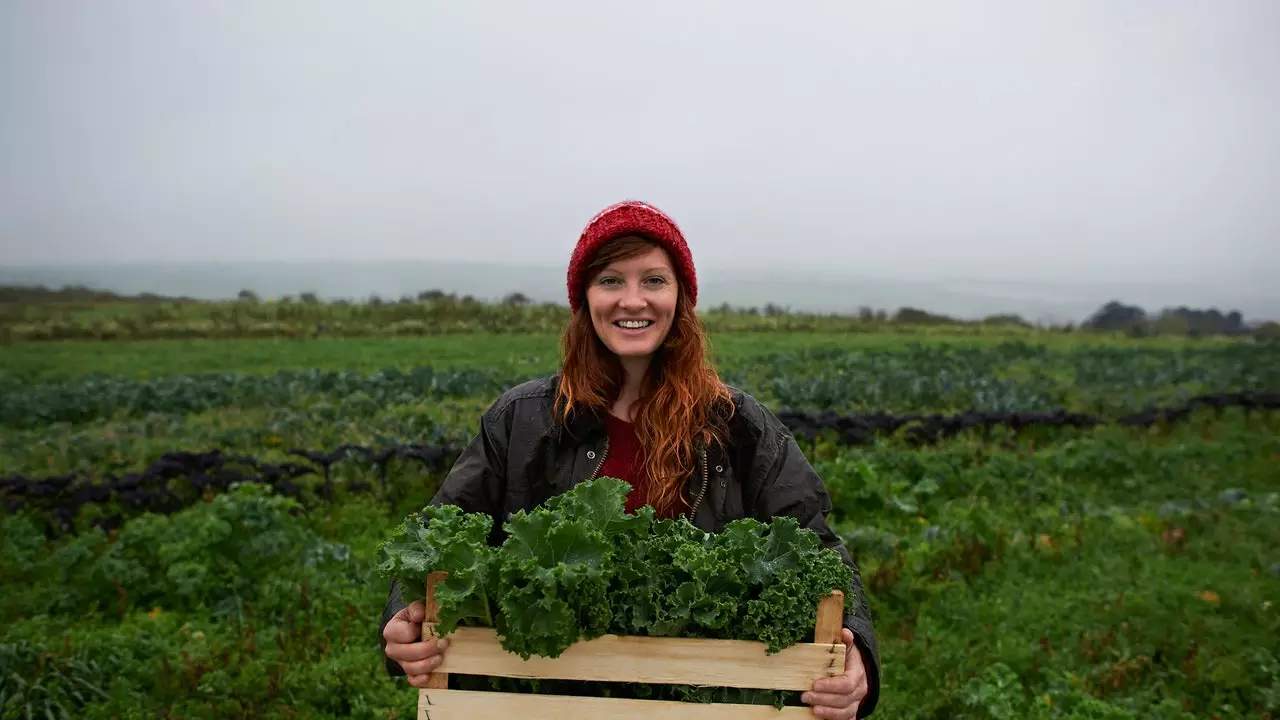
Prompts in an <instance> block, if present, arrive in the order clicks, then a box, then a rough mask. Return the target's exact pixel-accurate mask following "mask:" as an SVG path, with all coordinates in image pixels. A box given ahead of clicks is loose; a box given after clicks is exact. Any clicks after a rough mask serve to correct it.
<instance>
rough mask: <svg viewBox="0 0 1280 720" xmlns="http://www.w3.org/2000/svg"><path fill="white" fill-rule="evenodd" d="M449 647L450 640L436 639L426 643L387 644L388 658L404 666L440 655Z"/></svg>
mask: <svg viewBox="0 0 1280 720" xmlns="http://www.w3.org/2000/svg"><path fill="white" fill-rule="evenodd" d="M448 647H449V639H448V638H436V639H432V640H427V641H425V642H412V643H387V657H389V658H391V659H392V660H395V661H396V662H398V663H400V664H401V665H402V666H403V665H404V664H405V663H408V662H418V661H420V660H426V659H427V658H429V657H432V656H435V655H439V654H440V653H442V652H444V650H445V649H446V648H448Z"/></svg>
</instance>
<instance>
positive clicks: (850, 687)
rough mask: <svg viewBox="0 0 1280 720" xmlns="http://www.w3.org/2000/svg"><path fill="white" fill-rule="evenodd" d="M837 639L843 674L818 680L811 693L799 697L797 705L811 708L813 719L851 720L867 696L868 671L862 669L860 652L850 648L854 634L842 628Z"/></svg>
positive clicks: (856, 714) (852, 646)
mask: <svg viewBox="0 0 1280 720" xmlns="http://www.w3.org/2000/svg"><path fill="white" fill-rule="evenodd" d="M840 637H841V639H842V640H843V641H844V674H843V675H836V676H834V677H824V678H818V679H817V680H816V681H814V683H813V690H811V691H809V692H806V693H804V694H803V695H801V696H800V701H801V702H803V703H804V704H806V705H810V706H812V707H813V714H814V716H815V717H820V718H836V719H837V720H852V719H853V718H856V717H857V716H858V706H859V705H860V704H862V699H863V698H865V697H866V696H867V669H866V667H864V666H863V665H862V652H861V651H859V650H858V648H857V646H855V645H854V644H853V632H852V631H850V630H849V628H844V632H843V633H842V634H841V636H840Z"/></svg>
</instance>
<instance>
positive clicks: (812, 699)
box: [800, 691, 857, 710]
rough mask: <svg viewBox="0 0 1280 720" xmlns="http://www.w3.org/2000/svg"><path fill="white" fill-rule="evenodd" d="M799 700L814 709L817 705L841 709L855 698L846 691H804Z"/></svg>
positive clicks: (854, 700) (853, 701)
mask: <svg viewBox="0 0 1280 720" xmlns="http://www.w3.org/2000/svg"><path fill="white" fill-rule="evenodd" d="M800 702H802V703H804V704H805V705H812V706H813V707H814V708H815V709H816V708H818V707H826V708H831V709H833V710H836V709H838V710H843V709H844V708H847V707H849V706H850V705H852V704H854V703H856V702H857V700H856V699H855V698H854V697H853V696H852V695H850V694H847V693H822V692H812V691H810V692H806V693H804V694H802V695H801V696H800Z"/></svg>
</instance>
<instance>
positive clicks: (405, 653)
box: [382, 600, 449, 688]
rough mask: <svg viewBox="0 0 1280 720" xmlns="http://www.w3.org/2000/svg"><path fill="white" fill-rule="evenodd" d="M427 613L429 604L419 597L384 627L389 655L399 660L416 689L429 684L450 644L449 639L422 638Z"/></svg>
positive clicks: (383, 633)
mask: <svg viewBox="0 0 1280 720" xmlns="http://www.w3.org/2000/svg"><path fill="white" fill-rule="evenodd" d="M426 616H427V606H426V604H425V603H423V602H422V601H421V600H417V601H415V602H413V603H410V604H409V606H408V607H406V608H404V609H402V610H401V611H400V612H398V613H396V614H395V615H394V616H393V617H392V618H391V620H389V621H387V626H386V627H385V628H383V630H382V637H383V638H385V639H386V641H387V649H386V653H387V657H389V658H391V659H392V660H395V661H396V662H398V663H400V667H402V668H404V673H405V678H406V679H407V680H408V681H409V684H410V685H412V686H414V687H416V688H425V687H426V686H427V677H428V676H429V675H430V674H431V671H433V670H435V669H436V668H437V667H439V666H440V663H441V662H443V661H444V655H442V653H443V652H444V650H445V648H447V647H449V640H448V639H447V638H430V639H428V640H422V639H421V637H422V621H423V619H424V618H426Z"/></svg>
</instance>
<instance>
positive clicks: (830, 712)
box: [813, 703, 858, 720]
mask: <svg viewBox="0 0 1280 720" xmlns="http://www.w3.org/2000/svg"><path fill="white" fill-rule="evenodd" d="M813 714H814V715H816V716H817V717H820V718H830V720H854V719H855V718H857V717H858V703H854V704H852V705H850V706H849V707H847V708H833V707H828V706H826V705H819V706H815V707H814V708H813Z"/></svg>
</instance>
